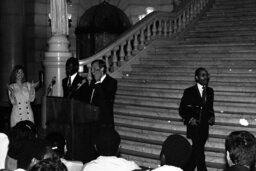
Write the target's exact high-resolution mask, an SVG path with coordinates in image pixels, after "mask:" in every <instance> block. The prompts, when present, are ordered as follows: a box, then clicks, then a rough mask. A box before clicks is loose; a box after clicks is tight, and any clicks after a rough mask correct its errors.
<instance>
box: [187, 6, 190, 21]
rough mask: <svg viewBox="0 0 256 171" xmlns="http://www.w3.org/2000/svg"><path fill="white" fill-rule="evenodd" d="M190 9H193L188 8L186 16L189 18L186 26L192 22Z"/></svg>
mask: <svg viewBox="0 0 256 171" xmlns="http://www.w3.org/2000/svg"><path fill="white" fill-rule="evenodd" d="M190 9H191V6H190V7H188V9H187V12H186V13H187V15H186V17H187V19H186V21H187V22H186V24H188V23H189V22H190Z"/></svg>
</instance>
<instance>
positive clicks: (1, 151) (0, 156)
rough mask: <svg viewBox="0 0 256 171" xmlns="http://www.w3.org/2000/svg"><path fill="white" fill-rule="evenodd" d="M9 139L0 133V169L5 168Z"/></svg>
mask: <svg viewBox="0 0 256 171" xmlns="http://www.w3.org/2000/svg"><path fill="white" fill-rule="evenodd" d="M8 145H9V139H8V137H7V135H6V134H4V133H0V169H3V168H5V159H6V156H7V151H8Z"/></svg>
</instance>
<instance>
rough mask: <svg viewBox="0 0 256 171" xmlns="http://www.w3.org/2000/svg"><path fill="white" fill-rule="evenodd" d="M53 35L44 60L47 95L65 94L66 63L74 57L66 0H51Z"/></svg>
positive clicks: (44, 115) (43, 107) (44, 110)
mask: <svg viewBox="0 0 256 171" xmlns="http://www.w3.org/2000/svg"><path fill="white" fill-rule="evenodd" d="M50 8H51V13H50V17H51V30H52V37H51V38H50V39H49V41H48V47H49V48H48V51H47V52H45V59H44V61H43V64H44V67H45V92H46V94H45V95H46V96H58V97H62V96H63V90H62V79H63V78H64V77H65V76H66V74H65V64H66V61H67V59H68V58H70V57H72V53H71V52H70V51H69V44H70V43H69V41H68V39H67V35H68V24H67V23H68V17H67V15H68V13H67V4H66V0H50ZM46 96H45V97H44V98H43V102H42V103H43V105H42V127H43V128H46V125H45V123H46Z"/></svg>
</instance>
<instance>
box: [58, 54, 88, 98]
mask: <svg viewBox="0 0 256 171" xmlns="http://www.w3.org/2000/svg"><path fill="white" fill-rule="evenodd" d="M78 68H79V62H78V59H77V58H74V57H71V58H69V59H68V60H67V62H66V75H67V77H66V78H64V79H63V80H62V87H63V94H64V97H65V98H70V99H72V98H73V99H75V100H80V101H84V102H87V103H89V102H90V95H91V91H92V88H91V87H90V85H89V83H88V81H87V80H86V79H85V78H83V77H81V76H80V75H79V74H78Z"/></svg>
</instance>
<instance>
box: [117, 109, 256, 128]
mask: <svg viewBox="0 0 256 171" xmlns="http://www.w3.org/2000/svg"><path fill="white" fill-rule="evenodd" d="M116 114H117V115H116ZM115 115H116V116H130V117H139V118H145V119H154V120H162V121H166V120H168V121H170V122H180V123H183V121H182V119H181V118H174V117H162V116H157V117H156V116H149V115H135V114H130V113H121V112H115ZM215 125H219V126H230V127H241V128H243V127H244V126H242V125H241V124H239V123H224V122H217V121H216V122H215ZM247 128H256V125H251V124H250V125H248V126H247Z"/></svg>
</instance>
